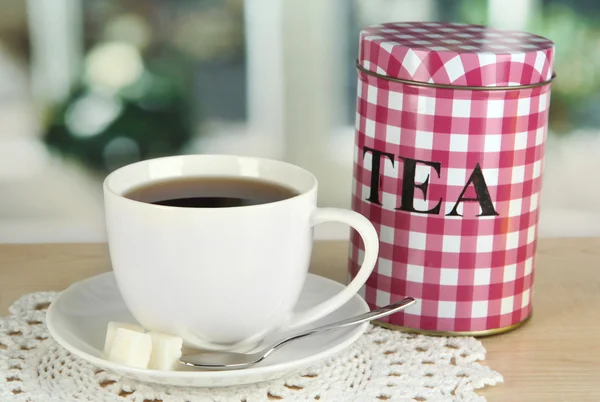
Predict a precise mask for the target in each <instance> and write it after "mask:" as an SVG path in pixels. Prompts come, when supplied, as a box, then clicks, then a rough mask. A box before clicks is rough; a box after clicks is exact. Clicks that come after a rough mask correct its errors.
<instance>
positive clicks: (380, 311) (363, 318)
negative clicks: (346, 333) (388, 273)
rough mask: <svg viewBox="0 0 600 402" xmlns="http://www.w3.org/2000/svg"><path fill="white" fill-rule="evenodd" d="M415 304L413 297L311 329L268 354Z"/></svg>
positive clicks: (286, 340)
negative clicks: (291, 343)
mask: <svg viewBox="0 0 600 402" xmlns="http://www.w3.org/2000/svg"><path fill="white" fill-rule="evenodd" d="M414 303H416V300H415V299H413V298H412V297H407V298H405V299H402V300H399V301H397V302H395V303H392V304H389V305H387V306H384V307H380V308H377V309H375V310H371V311H369V312H367V313H364V314H361V315H357V316H355V317H350V318H347V319H345V320H341V321H337V322H334V323H331V324H327V325H323V326H322V327H317V328H311V329H309V330H307V331H304V332H300V333H298V334H295V335H292V336H290V337H289V338H285V339H282V340H281V341H279V342H277V343H276V344H274V345H272V346H271V347H270V349H271V350H270V351H269V353H268V354H270V352H272V351H273V350H275V349H277V348H278V347H280V346H282V345H283V344H285V343H288V342H290V341H293V340H296V339H300V338H304V337H306V336H309V335H312V334H315V333H318V332H325V331H330V330H332V329H338V328H343V327H349V326H351V325H357V324H362V323H363V322H367V321H371V320H376V319H378V318H382V317H385V316H388V315H390V314H394V313H397V312H398V311H401V310H404V309H405V308H407V307H408V306H410V305H412V304H414ZM265 357H266V355H265Z"/></svg>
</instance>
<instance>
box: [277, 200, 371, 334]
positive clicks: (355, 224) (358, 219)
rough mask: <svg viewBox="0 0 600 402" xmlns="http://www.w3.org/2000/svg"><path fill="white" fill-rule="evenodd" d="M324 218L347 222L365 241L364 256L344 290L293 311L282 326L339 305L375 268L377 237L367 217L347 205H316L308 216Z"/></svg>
mask: <svg viewBox="0 0 600 402" xmlns="http://www.w3.org/2000/svg"><path fill="white" fill-rule="evenodd" d="M325 222H342V223H347V224H348V225H350V227H352V228H354V229H355V230H356V231H357V232H358V234H359V235H360V236H361V237H362V239H363V243H364V245H365V256H364V260H363V263H362V266H361V267H360V269H359V271H358V273H357V275H356V276H355V277H354V279H353V280H352V282H350V283H349V284H348V286H346V288H345V289H344V290H342V291H341V292H339V293H338V294H336V295H335V296H333V297H331V298H330V299H328V300H326V301H324V302H322V303H320V304H318V305H316V306H314V307H311V308H309V309H308V310H305V311H301V312H298V313H294V315H292V316H291V317H290V320H289V321H288V324H287V325H286V326H285V327H286V329H293V328H297V327H300V326H303V325H305V324H308V323H310V322H312V321H315V320H318V319H319V318H322V317H324V316H326V315H327V314H329V313H331V312H333V311H335V310H337V309H338V308H339V307H341V306H343V305H344V304H345V303H346V302H348V300H350V299H351V298H352V296H354V295H355V294H356V293H357V292H358V291H359V290H360V288H361V287H362V286H363V285H364V284H365V282H366V281H367V279H368V278H369V276H370V275H371V272H373V268H375V263H376V262H377V254H378V252H379V239H378V237H377V232H376V231H375V228H374V227H373V224H372V223H371V222H369V220H368V219H367V218H365V217H364V216H363V215H361V214H359V213H358V212H354V211H350V210H347V209H339V208H318V209H317V210H315V212H313V214H312V216H311V226H316V225H319V224H321V223H325Z"/></svg>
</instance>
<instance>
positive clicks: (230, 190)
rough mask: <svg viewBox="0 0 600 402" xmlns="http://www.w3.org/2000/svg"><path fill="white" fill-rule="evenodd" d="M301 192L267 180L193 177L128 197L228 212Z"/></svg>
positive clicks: (141, 189) (137, 190)
mask: <svg viewBox="0 0 600 402" xmlns="http://www.w3.org/2000/svg"><path fill="white" fill-rule="evenodd" d="M296 195H298V192H297V191H295V190H293V189H291V188H289V187H285V186H282V185H280V184H276V183H272V182H268V181H265V180H258V179H248V178H239V177H193V178H185V179H177V180H164V181H158V182H155V183H148V184H145V185H143V186H140V187H137V188H134V189H132V190H130V191H129V192H127V193H126V194H125V197H127V198H129V199H132V200H135V201H141V202H147V203H149V204H156V205H166V206H171V207H182V208H224V207H242V206H249V205H258V204H267V203H269V202H275V201H281V200H285V199H288V198H291V197H294V196H296Z"/></svg>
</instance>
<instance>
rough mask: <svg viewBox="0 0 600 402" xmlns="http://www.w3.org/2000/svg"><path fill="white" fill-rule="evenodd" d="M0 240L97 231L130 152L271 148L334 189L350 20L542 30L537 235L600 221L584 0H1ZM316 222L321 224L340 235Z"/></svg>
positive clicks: (342, 157) (591, 52) (350, 100)
mask: <svg viewBox="0 0 600 402" xmlns="http://www.w3.org/2000/svg"><path fill="white" fill-rule="evenodd" d="M0 9H1V10H2V11H1V12H0V242H67V241H68V242H82V241H103V240H104V239H105V233H104V223H103V212H102V193H101V182H102V180H103V178H104V177H105V176H106V174H107V173H109V172H110V171H112V170H114V169H115V168H117V167H119V166H122V165H124V164H127V163H131V162H134V161H137V160H140V159H146V158H151V157H157V156H163V155H172V154H184V153H232V154H246V155H257V156H266V157H271V158H277V159H284V160H287V161H290V162H292V163H296V164H299V165H301V166H303V167H305V168H307V169H309V170H311V171H312V172H313V173H315V175H316V176H317V177H318V179H319V181H320V195H319V197H320V199H319V203H320V204H321V206H339V207H349V205H350V191H351V188H350V187H351V182H352V170H351V168H352V147H353V141H354V137H353V135H354V129H353V125H354V123H353V122H354V102H355V91H356V71H355V69H354V60H355V58H356V54H357V48H358V33H359V31H360V29H361V27H364V26H367V25H371V24H376V23H381V22H386V21H415V20H421V21H433V20H436V21H457V22H467V23H477V24H487V25H491V26H494V27H497V28H508V29H520V30H527V31H530V32H533V33H536V34H539V35H542V36H546V37H548V38H550V39H552V40H553V41H554V42H555V43H556V46H557V55H556V63H555V70H556V72H557V73H558V79H557V80H556V81H555V84H554V85H553V90H552V106H551V113H550V116H551V117H550V119H551V122H550V134H549V140H548V145H547V159H546V168H545V177H544V191H543V196H542V221H541V224H540V234H541V235H542V236H584V235H600V204H599V203H598V200H599V199H600V197H599V196H600V188H598V186H597V183H599V181H598V179H597V178H596V174H597V172H600V157H599V155H600V113H598V112H597V110H599V108H600V18H599V17H600V3H599V2H597V1H595V0H579V1H577V2H572V1H569V0H485V1H484V0H351V1H350V0H285V1H284V0H247V1H243V0H220V1H218V0H193V1H192V0H171V1H166V0H85V1H83V0H29V1H23V0H0ZM347 233H348V232H347V229H346V228H339V227H333V226H332V227H329V228H328V229H327V230H322V231H321V232H319V235H320V236H321V237H342V236H346V235H347Z"/></svg>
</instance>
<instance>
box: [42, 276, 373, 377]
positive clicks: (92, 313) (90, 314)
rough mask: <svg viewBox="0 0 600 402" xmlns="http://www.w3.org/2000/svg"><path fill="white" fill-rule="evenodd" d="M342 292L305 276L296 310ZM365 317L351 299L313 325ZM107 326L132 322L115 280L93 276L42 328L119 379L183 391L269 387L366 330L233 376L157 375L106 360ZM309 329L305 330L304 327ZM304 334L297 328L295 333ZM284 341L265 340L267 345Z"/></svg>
mask: <svg viewBox="0 0 600 402" xmlns="http://www.w3.org/2000/svg"><path fill="white" fill-rule="evenodd" d="M342 288H343V286H342V285H340V284H339V283H337V282H334V281H331V280H329V279H325V278H323V277H320V276H317V275H312V274H309V275H308V277H307V279H306V283H305V285H304V289H303V290H302V294H301V295H300V301H299V302H298V309H299V310H303V309H305V308H307V307H310V306H313V305H316V304H317V303H319V302H321V301H323V300H325V299H327V298H329V297H331V296H332V295H334V294H336V293H337V292H339V291H340V290H341V289H342ZM367 311H369V308H368V306H367V304H366V303H365V301H364V300H363V299H362V297H360V296H359V295H355V296H354V297H353V298H352V299H350V301H349V302H348V303H346V305H344V306H342V307H341V308H339V309H338V310H337V311H334V312H333V313H331V314H330V315H329V316H327V317H325V318H323V319H321V320H319V321H317V322H315V323H313V324H312V325H311V326H318V325H322V324H326V323H330V322H334V321H338V320H342V319H344V318H348V317H351V316H354V315H358V314H362V313H365V312H367ZM109 321H121V322H134V323H135V322H136V321H135V319H134V318H133V316H132V315H131V314H130V313H129V311H128V310H127V308H126V307H125V303H124V302H123V299H122V298H121V295H120V293H119V290H118V288H117V284H116V282H115V278H114V274H113V273H112V272H110V273H106V274H102V275H98V276H95V277H92V278H89V279H86V280H84V281H81V282H78V283H75V284H73V285H71V286H70V287H69V288H68V289H66V290H65V291H64V292H62V293H61V294H60V295H59V296H58V297H57V298H56V299H55V300H54V301H53V302H52V304H51V305H50V307H49V309H48V315H47V319H46V323H47V326H48V330H49V331H50V333H51V334H52V336H53V337H54V339H55V340H56V341H57V342H58V343H59V344H60V345H62V346H63V347H64V348H66V349H67V350H68V351H69V352H71V353H73V354H74V355H76V356H78V357H80V358H82V359H84V360H87V361H88V362H89V363H91V364H93V365H95V366H97V367H100V368H102V369H105V370H108V371H112V372H114V373H117V374H119V375H122V376H125V377H129V378H134V379H136V380H140V381H146V382H152V383H158V384H165V385H175V386H188V387H222V386H230V385H243V384H251V383H256V382H262V381H268V380H272V379H275V378H279V377H283V376H286V375H289V374H292V373H295V372H297V371H300V370H302V369H305V368H308V367H310V366H312V365H314V364H316V363H318V362H320V361H321V360H323V359H325V358H327V357H329V356H332V355H334V354H336V353H338V352H340V351H341V350H342V349H344V348H346V347H348V346H350V345H351V344H352V343H354V341H356V340H357V339H358V338H359V337H360V336H361V335H362V334H363V332H364V331H365V330H366V329H367V324H366V323H365V324H362V325H359V326H355V327H351V328H345V329H339V330H334V331H330V332H328V333H325V334H321V335H314V336H310V337H307V338H304V339H301V340H298V341H294V342H291V343H290V344H288V345H286V346H283V347H282V348H281V349H280V350H278V351H277V352H275V353H274V354H273V355H272V356H270V357H269V358H268V359H265V360H264V361H263V362H261V363H258V364H256V365H255V366H252V367H251V368H248V369H244V370H235V371H197V370H194V369H193V368H187V367H185V368H182V371H158V370H146V369H137V368H132V367H128V366H124V365H121V364H116V363H113V362H110V361H108V360H106V359H105V358H104V356H103V353H102V349H103V346H104V336H105V334H106V326H107V324H108V322H109ZM306 328H308V326H307V327H306ZM306 328H299V329H297V330H296V331H295V332H299V331H302V330H304V329H306ZM283 336H285V334H284V333H278V334H277V333H276V334H272V335H270V336H269V338H268V339H267V340H265V343H270V341H274V340H276V339H280V338H282V337H283Z"/></svg>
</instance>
